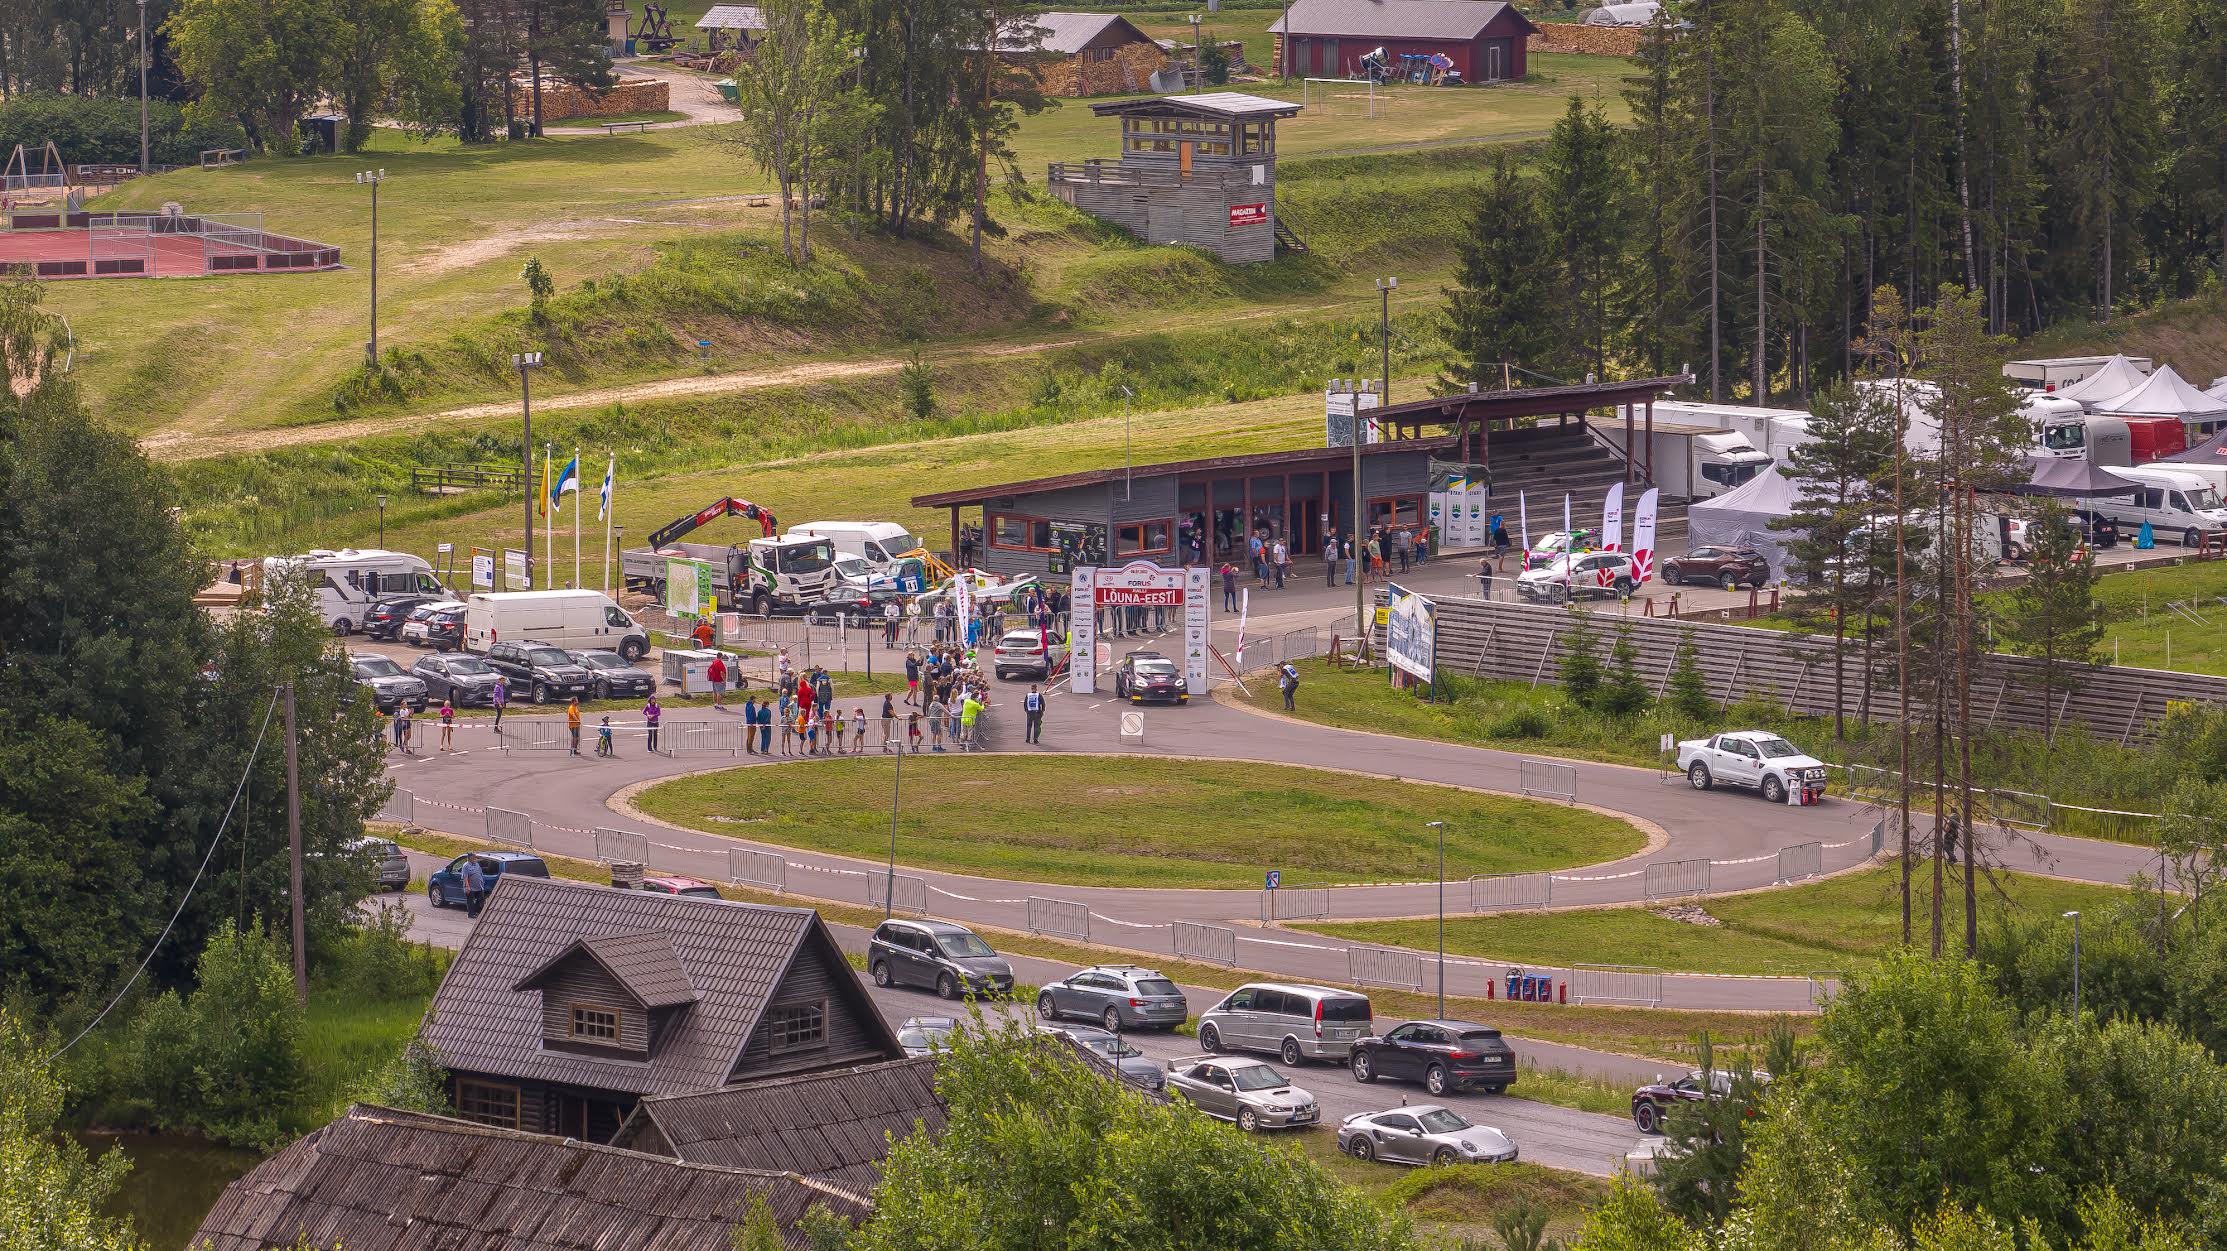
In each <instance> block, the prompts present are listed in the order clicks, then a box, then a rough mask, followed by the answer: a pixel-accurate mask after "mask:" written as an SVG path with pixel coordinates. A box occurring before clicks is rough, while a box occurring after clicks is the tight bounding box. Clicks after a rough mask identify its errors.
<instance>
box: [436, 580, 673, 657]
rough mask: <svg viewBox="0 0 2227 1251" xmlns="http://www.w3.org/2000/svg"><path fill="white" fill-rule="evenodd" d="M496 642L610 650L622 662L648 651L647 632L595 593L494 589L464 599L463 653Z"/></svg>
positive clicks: (600, 594)
mask: <svg viewBox="0 0 2227 1251" xmlns="http://www.w3.org/2000/svg"><path fill="white" fill-rule="evenodd" d="M497 642H506V643H527V642H532V643H547V644H549V645H550V646H552V647H562V648H566V649H568V650H575V651H577V650H582V649H591V648H592V649H595V650H599V651H614V652H617V653H618V654H619V655H621V656H624V657H626V658H627V659H628V660H639V659H641V658H642V656H643V655H644V654H645V653H647V652H648V651H649V649H650V635H649V631H648V630H645V629H643V628H642V627H641V626H640V625H639V624H637V623H636V622H635V620H634V618H632V617H630V616H628V615H627V613H626V610H625V609H623V608H621V607H619V606H618V605H617V604H616V603H614V602H612V599H611V597H610V596H608V595H605V594H604V593H603V592H601V591H497V592H488V593H483V594H479V595H474V596H472V597H471V598H470V599H468V600H466V601H464V647H465V650H467V651H473V652H485V651H486V650H487V648H488V646H489V645H490V644H492V643H497Z"/></svg>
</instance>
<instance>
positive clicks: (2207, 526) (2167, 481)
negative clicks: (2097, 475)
mask: <svg viewBox="0 0 2227 1251" xmlns="http://www.w3.org/2000/svg"><path fill="white" fill-rule="evenodd" d="M2111 472H2112V473H2115V474H2117V475H2119V476H2120V477H2122V478H2125V479H2128V480H2129V481H2133V482H2139V483H2141V484H2142V489H2141V490H2140V491H2138V492H2136V493H2135V494H2133V495H2121V496H2116V497H2107V498H2103V499H2098V500H2097V501H2096V502H2095V504H2094V505H2093V508H2094V510H2095V511H2096V512H2098V513H2100V514H2102V515H2104V516H2107V517H2109V518H2111V520H2113V521H2115V522H2117V523H2119V529H2120V530H2121V531H2123V532H2128V533H2131V532H2132V531H2133V530H2135V529H2136V528H2137V527H2139V526H2140V525H2141V524H2142V523H2143V522H2145V521H2146V522H2149V523H2150V532H2151V533H2152V534H2154V535H2156V536H2157V537H2158V538H2160V539H2176V540H2178V541H2179V542H2180V543H2181V544H2182V545H2183V546H2185V547H2194V546H2196V545H2197V543H2199V542H2201V541H2202V539H2203V536H2204V535H2206V534H2212V533H2216V532H2218V531H2221V530H2227V507H2223V506H2222V505H2221V504H2220V500H2219V492H2217V491H2215V490H2213V489H2212V487H2211V484H2210V483H2208V482H2206V481H2205V480H2204V479H2203V477H2202V476H2201V475H2199V474H2193V473H2190V472H2188V471H2187V470H2185V469H2180V468H2167V467H2166V466H2164V465H2132V466H2128V467H2125V468H2117V467H2114V468H2113V469H2112V470H2111Z"/></svg>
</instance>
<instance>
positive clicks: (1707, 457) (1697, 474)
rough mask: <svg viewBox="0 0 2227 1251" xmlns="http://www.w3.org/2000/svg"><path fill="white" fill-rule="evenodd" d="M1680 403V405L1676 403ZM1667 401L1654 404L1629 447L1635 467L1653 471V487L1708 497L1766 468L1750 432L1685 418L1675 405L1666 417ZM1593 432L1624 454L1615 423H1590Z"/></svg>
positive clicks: (1675, 496)
mask: <svg viewBox="0 0 2227 1251" xmlns="http://www.w3.org/2000/svg"><path fill="white" fill-rule="evenodd" d="M1680 407H1681V408H1682V407H1683V406H1680ZM1668 408H1670V405H1667V404H1664V403H1661V402H1658V403H1657V404H1656V405H1655V424H1654V428H1653V430H1652V431H1651V432H1643V433H1641V434H1640V436H1639V437H1640V438H1641V439H1642V440H1644V442H1642V443H1640V444H1638V445H1636V446H1635V447H1634V449H1633V453H1632V455H1633V459H1634V461H1635V463H1636V467H1637V468H1640V469H1643V470H1646V471H1648V472H1649V473H1651V474H1652V475H1653V478H1654V482H1655V485H1656V486H1659V487H1661V488H1662V491H1663V494H1664V495H1666V496H1669V497H1671V498H1673V499H1689V500H1696V499H1707V498H1709V497H1710V496H1712V495H1722V494H1724V493H1725V492H1727V491H1730V490H1732V489H1734V488H1736V487H1739V486H1741V485H1743V484H1744V483H1746V482H1747V481H1748V479H1750V478H1753V477H1754V476H1755V475H1757V474H1759V473H1761V472H1763V471H1764V470H1765V469H1768V468H1770V465H1771V457H1770V455H1769V454H1768V453H1766V452H1763V451H1760V450H1758V449H1757V448H1756V446H1755V445H1754V444H1753V443H1750V442H1748V437H1747V436H1746V435H1744V434H1741V433H1740V432H1739V431H1737V430H1734V429H1731V428H1730V427H1729V426H1725V425H1722V424H1719V423H1717V422H1715V421H1712V420H1710V419H1709V418H1707V417H1703V418H1702V419H1701V420H1698V421H1688V420H1685V419H1684V415H1683V413H1682V412H1680V410H1679V409H1672V410H1671V411H1672V412H1673V413H1675V414H1677V416H1675V417H1673V418H1672V419H1669V420H1666V419H1665V416H1664V412H1665V409H1668ZM1594 435H1595V437H1597V438H1599V439H1601V440H1602V441H1603V442H1605V443H1606V444H1607V445H1608V447H1609V448H1610V449H1611V450H1612V451H1614V452H1615V453H1616V454H1617V455H1619V456H1621V455H1623V453H1624V435H1623V431H1622V430H1621V429H1618V428H1616V427H1615V426H1613V425H1611V426H1598V427H1595V428H1594Z"/></svg>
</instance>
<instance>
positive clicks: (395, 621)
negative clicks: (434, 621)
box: [363, 595, 440, 643]
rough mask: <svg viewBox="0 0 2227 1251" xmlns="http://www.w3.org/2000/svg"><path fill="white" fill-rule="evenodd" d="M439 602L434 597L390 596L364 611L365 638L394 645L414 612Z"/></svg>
mask: <svg viewBox="0 0 2227 1251" xmlns="http://www.w3.org/2000/svg"><path fill="white" fill-rule="evenodd" d="M438 602H440V601H439V599H438V598H437V597H435V596H432V595H390V596H388V597H387V598H385V599H382V600H380V601H379V602H378V603H376V604H373V605H372V606H371V607H370V608H368V609H366V610H364V614H363V632H364V636H365V637H366V638H374V639H384V640H385V641H387V642H389V643H392V642H393V641H395V640H396V639H397V638H399V637H401V635H402V623H403V622H405V621H408V620H409V619H410V614H411V613H412V612H414V611H415V610H417V609H418V608H419V607H421V606H423V605H426V604H433V603H438Z"/></svg>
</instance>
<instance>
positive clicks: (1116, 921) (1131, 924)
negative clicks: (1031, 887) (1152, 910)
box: [1022, 900, 1168, 930]
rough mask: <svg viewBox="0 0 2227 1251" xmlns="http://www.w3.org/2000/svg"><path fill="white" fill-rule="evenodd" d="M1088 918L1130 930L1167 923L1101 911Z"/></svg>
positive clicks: (1162, 926)
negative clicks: (1115, 915) (1133, 918)
mask: <svg viewBox="0 0 2227 1251" xmlns="http://www.w3.org/2000/svg"><path fill="white" fill-rule="evenodd" d="M1022 902H1024V903H1025V902H1027V901H1026V900H1023V901H1022ZM1090 919H1091V920H1093V921H1104V922H1106V923H1107V924H1108V925H1119V926H1123V927H1125V928H1127V929H1132V930H1164V929H1166V928H1168V924H1167V922H1165V921H1124V920H1122V919H1121V918H1120V917H1110V916H1107V915H1106V914H1105V913H1103V912H1093V913H1091V914H1090Z"/></svg>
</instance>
